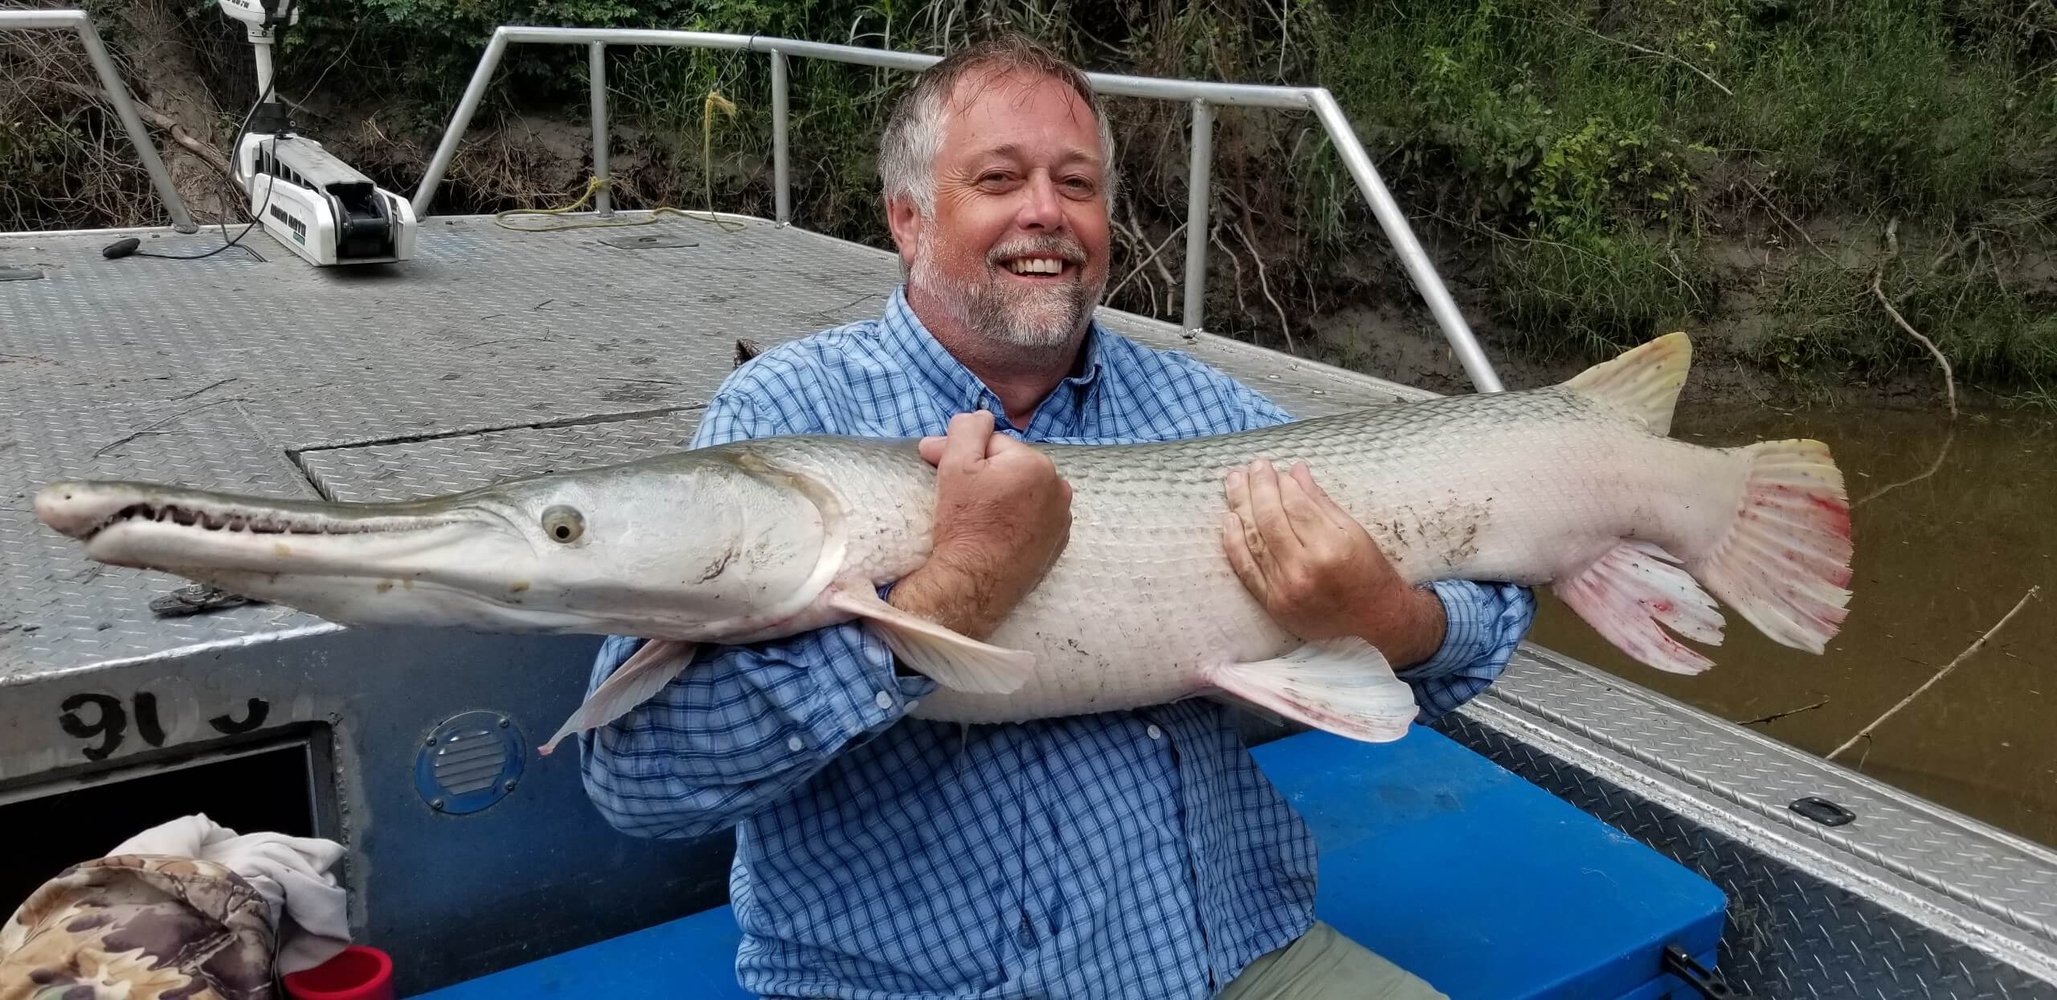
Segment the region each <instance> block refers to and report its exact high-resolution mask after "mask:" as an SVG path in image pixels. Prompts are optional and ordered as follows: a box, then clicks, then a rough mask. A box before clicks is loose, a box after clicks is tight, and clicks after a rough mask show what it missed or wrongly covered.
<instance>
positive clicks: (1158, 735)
mask: <svg viewBox="0 0 2057 1000" xmlns="http://www.w3.org/2000/svg"><path fill="white" fill-rule="evenodd" d="M1143 731H1144V732H1146V733H1149V734H1150V738H1151V739H1153V740H1161V739H1163V738H1164V730H1162V729H1159V728H1157V727H1156V726H1151V727H1150V728H1148V729H1145V730H1143Z"/></svg>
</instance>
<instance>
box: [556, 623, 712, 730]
mask: <svg viewBox="0 0 2057 1000" xmlns="http://www.w3.org/2000/svg"><path fill="white" fill-rule="evenodd" d="M693 649H694V645H693V643H690V642H684V641H681V640H678V639H651V640H649V641H648V642H645V643H643V648H641V649H638V650H636V653H635V655H634V656H631V657H629V658H628V659H627V660H625V661H623V663H622V665H621V666H619V667H616V668H615V669H614V673H612V674H610V675H608V678H607V679H606V680H604V681H602V682H600V686H599V687H598V688H595V689H594V690H593V693H592V694H590V695H587V696H586V700H585V701H584V702H583V703H581V704H580V705H579V707H578V711H575V712H573V713H571V718H569V719H566V720H564V725H562V726H559V727H558V729H557V733H556V735H554V736H551V737H550V741H549V742H548V743H545V744H543V745H542V746H541V747H538V748H537V750H536V753H537V754H539V755H541V756H544V757H548V756H549V755H550V751H552V750H554V749H556V748H557V741H558V740H561V739H563V738H565V737H566V736H570V735H572V734H573V733H581V732H584V731H586V730H588V729H593V728H596V727H599V726H604V725H606V724H608V723H610V722H613V721H614V720H616V719H619V718H621V717H622V716H623V715H624V714H626V713H627V712H628V710H629V709H632V708H634V707H636V706H637V705H640V704H642V703H644V702H646V701H649V700H650V696H651V695H654V694H656V693H657V692H658V691H660V690H662V689H663V688H664V686H665V685H666V684H669V683H671V680H672V678H674V677H677V676H678V675H679V672H680V671H682V670H684V669H686V667H687V666H688V665H689V664H691V663H692V662H693Z"/></svg>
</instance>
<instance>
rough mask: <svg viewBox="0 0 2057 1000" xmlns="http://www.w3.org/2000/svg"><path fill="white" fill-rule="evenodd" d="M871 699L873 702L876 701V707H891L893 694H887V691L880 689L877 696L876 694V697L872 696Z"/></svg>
mask: <svg viewBox="0 0 2057 1000" xmlns="http://www.w3.org/2000/svg"><path fill="white" fill-rule="evenodd" d="M872 701H873V702H875V703H877V705H878V707H880V708H892V707H893V696H892V695H889V694H887V693H885V692H884V691H880V692H879V696H878V697H876V698H873V699H872Z"/></svg>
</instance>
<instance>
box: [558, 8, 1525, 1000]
mask: <svg viewBox="0 0 2057 1000" xmlns="http://www.w3.org/2000/svg"><path fill="white" fill-rule="evenodd" d="M1112 153H1113V142H1112V140H1111V137H1110V128H1109V125H1108V123H1107V121H1106V119H1105V117H1104V116H1103V114H1102V113H1101V108H1100V104H1099V101H1098V99H1097V97H1096V96H1095V94H1094V93H1093V90H1092V88H1091V87H1090V85H1089V84H1088V82H1087V80H1086V78H1085V77H1084V76H1083V75H1082V74H1081V73H1079V71H1078V70H1077V69H1075V68H1074V67H1072V66H1070V65H1069V64H1067V63H1065V62H1063V61H1062V60H1059V59H1057V58H1056V57H1054V56H1052V55H1051V54H1050V53H1048V52H1046V51H1045V50H1043V49H1041V48H1039V47H1038V46H1036V45H1035V44H1033V43H1031V42H1029V41H1027V40H1024V39H1022V38H1019V37H1004V38H1000V39H997V40H994V41H991V42H987V43H984V44H981V45H978V46H976V47H973V48H970V49H967V50H965V51H962V52H959V53H957V54H955V55H953V56H951V57H950V58H948V59H945V60H943V61H942V62H941V63H938V64H937V65H936V66H934V67H931V68H930V69H929V70H927V71H925V72H924V73H923V74H922V75H921V77H920V78H919V80H918V81H917V82H916V84H915V86H914V87H913V88H912V89H911V90H910V91H909V93H908V94H907V95H906V96H905V97H904V98H903V100H902V102H901V104H900V105H899V107H898V108H897V109H896V110H895V112H894V114H893V116H892V119H891V120H890V122H889V123H888V125H887V128H886V132H885V136H884V139H883V142H882V155H881V160H880V172H881V174H882V176H883V181H884V195H885V199H886V205H887V215H888V221H889V223H890V225H891V228H892V232H893V238H894V240H895V242H896V243H897V244H898V246H899V249H900V257H901V261H902V264H903V266H904V269H905V274H906V280H905V282H904V284H903V285H902V286H901V287H899V288H897V289H895V290H894V291H893V293H892V294H891V296H890V297H889V298H888V300H887V303H886V307H885V310H884V313H883V315H881V316H879V317H878V318H876V319H871V320H866V321H864V322H859V323H854V324H851V325H848V326H842V327H837V328H835V329H831V330H825V331H822V332H819V333H816V334H814V335H812V336H809V337H806V338H803V339H801V340H798V341H795V342H792V343H789V344H786V345H783V346H781V347H778V348H775V349H773V350H771V351H768V352H766V353H764V354H762V355H760V356H759V357H757V358H755V359H753V360H752V361H750V362H749V363H748V364H746V365H744V366H742V367H741V368H739V369H737V370H736V371H735V372H734V373H733V374H732V375H731V376H730V378H729V379H728V381H727V382H726V383H725V384H724V385H723V386H722V388H721V390H720V392H719V393H717V394H716V396H715V398H714V399H713V400H712V401H711V402H710V404H709V406H708V410H707V413H706V415H705V416H704V417H703V418H702V421H701V424H700V427H699V431H698V433H697V434H696V435H695V437H694V446H696V447H698V446H706V445H712V444H717V443H722V442H726V441H732V440H737V439H741V438H748V437H762V436H768V435H776V434H795V433H829V434H854V435H864V436H872V437H912V436H923V437H925V438H926V440H924V442H923V447H922V452H923V455H924V456H925V457H927V458H928V460H929V461H930V462H933V463H936V465H937V483H936V505H937V514H936V523H935V528H934V539H933V542H934V544H933V551H932V553H931V555H930V557H929V559H928V561H927V562H926V563H925V564H924V565H923V566H922V567H921V568H920V569H918V570H916V571H915V572H913V573H911V574H909V575H908V576H906V577H904V578H903V579H901V580H899V581H897V582H896V583H895V584H894V585H893V586H891V587H890V588H888V589H887V591H886V593H885V595H884V596H885V597H886V599H887V600H889V601H890V602H892V603H893V604H894V605H896V606H898V607H900V608H902V609H905V610H907V611H910V612H913V613H915V614H918V615H922V616H924V617H927V618H930V619H932V620H934V621H937V622H940V623H942V624H944V625H947V626H948V627H950V628H952V629H955V630H957V631H959V632H962V633H965V634H967V635H971V636H974V637H977V638H985V637H986V636H987V635H989V634H991V632H992V631H993V629H994V627H995V625H996V624H997V623H998V622H1000V621H1001V620H1003V619H1004V618H1005V617H1006V615H1007V613H1008V612H1009V610H1010V609H1012V608H1013V607H1014V605H1015V604H1016V602H1018V601H1019V600H1020V599H1021V597H1022V596H1023V595H1024V594H1026V593H1027V592H1028V591H1030V590H1031V589H1033V588H1034V587H1035V585H1036V583H1037V581H1038V580H1040V579H1041V577H1042V575H1043V573H1044V572H1045V571H1046V570H1047V569H1048V568H1049V566H1050V565H1051V563H1052V562H1053V561H1054V560H1055V559H1056V556H1057V554H1058V553H1059V552H1061V551H1062V549H1063V546H1064V542H1065V539H1066V537H1067V533H1068V531H1069V528H1070V523H1071V521H1070V518H1071V513H1070V500H1071V492H1070V489H1069V487H1068V486H1066V485H1065V483H1064V482H1063V481H1062V480H1061V479H1060V478H1059V477H1058V476H1057V474H1056V471H1055V469H1054V467H1053V466H1052V464H1051V463H1050V462H1049V461H1048V460H1047V459H1045V458H1044V457H1042V455H1041V454H1040V453H1039V452H1037V451H1036V450H1035V449H1033V448H1032V447H1030V445H1029V443H1028V442H1056V441H1073V442H1122V441H1145V440H1168V439H1174V438H1185V437H1193V436H1198V435H1203V434H1213V433H1224V432H1230V431H1237V430H1245V429H1250V428H1254V427H1260V426H1267V425H1271V424H1276V423H1280V422H1283V421H1285V420H1288V419H1290V418H1289V417H1288V415H1287V414H1286V413H1285V412H1283V411H1282V410H1280V409H1279V408H1278V407H1277V406H1275V405H1273V404H1272V403H1271V402H1270V401H1269V400H1266V399H1265V398H1263V397H1262V396H1260V395H1258V394H1257V393H1255V392H1253V391H1251V390H1250V389H1248V388H1246V387H1244V386H1242V385H1241V384H1239V383H1237V382H1235V381H1233V380H1231V379H1229V378H1228V377H1226V376H1225V375H1222V374H1221V373H1219V372H1217V371H1215V370H1213V369H1211V368H1208V367H1207V366H1205V365H1202V364H1200V363H1199V362H1197V361H1195V360H1193V359H1192V358H1191V357H1188V356H1186V355H1184V354H1182V353H1178V352H1168V351H1157V350H1152V349H1149V348H1146V347H1143V346H1142V345H1140V344H1137V343H1135V342H1133V341H1130V340H1127V339H1125V338H1122V337H1120V336H1117V335H1115V334H1114V333H1112V332H1110V331H1108V330H1106V329H1104V328H1103V327H1101V326H1100V325H1099V324H1098V323H1096V322H1094V320H1093V310H1094V308H1095V307H1096V306H1097V304H1098V302H1099V300H1100V296H1101V293H1102V291H1103V289H1104V288H1105V286H1106V281H1107V267H1108V235H1107V234H1108V207H1109V203H1110V200H1111V199H1112V197H1113V194H1114V188H1115V178H1114V170H1113V163H1112ZM1300 490H1304V491H1309V492H1310V493H1318V488H1317V487H1315V486H1314V484H1313V482H1312V480H1311V479H1310V478H1307V477H1305V476H1296V475H1280V474H1278V473H1277V472H1275V471H1274V470H1272V469H1270V468H1269V467H1265V466H1259V467H1255V468H1252V469H1251V470H1248V472H1247V473H1244V474H1234V475H1231V476H1230V477H1229V479H1228V480H1227V481H1226V482H1225V483H1224V491H1225V496H1226V499H1227V502H1228V504H1229V507H1230V509H1231V510H1232V511H1234V512H1235V513H1236V514H1237V515H1238V517H1237V523H1236V526H1235V528H1233V529H1229V530H1225V531H1224V537H1223V550H1224V553H1225V555H1226V556H1227V557H1228V558H1229V560H1230V561H1231V563H1232V564H1233V565H1234V566H1235V567H1236V570H1237V572H1238V574H1239V576H1240V577H1241V578H1242V579H1243V581H1244V583H1245V585H1246V586H1248V587H1249V588H1250V589H1251V592H1252V594H1253V595H1255V596H1256V597H1257V598H1258V600H1260V601H1261V602H1262V603H1263V604H1264V605H1265V607H1266V609H1267V610H1268V611H1269V612H1270V613H1271V614H1272V616H1273V617H1275V618H1276V619H1277V620H1278V621H1279V622H1280V623H1281V624H1282V625H1285V626H1286V627H1288V628H1291V629H1293V630H1294V631H1296V632H1302V633H1303V634H1306V633H1312V632H1317V631H1319V632H1326V633H1329V634H1336V633H1338V632H1347V633H1352V634H1357V635H1361V636H1363V637H1364V638H1366V639H1367V640H1369V641H1371V642H1372V643H1373V644H1374V645H1377V646H1378V647H1379V648H1380V649H1381V650H1383V651H1384V652H1385V653H1386V656H1387V658H1388V659H1389V660H1390V661H1391V662H1392V663H1393V664H1394V666H1395V667H1396V669H1398V671H1399V674H1400V676H1401V677H1402V678H1403V679H1404V680H1406V681H1408V682H1409V684H1410V685H1412V686H1413V688H1414V690H1415V692H1416V697H1417V701H1419V702H1420V704H1421V706H1422V718H1423V719H1424V720H1432V719H1433V718H1435V717H1436V716H1439V715H1441V714H1442V713H1444V712H1447V711H1449V710H1450V709H1451V708H1453V707H1455V706H1456V705H1458V704H1460V703H1462V702H1463V701H1464V700H1466V699H1468V698H1471V697H1473V696H1475V695H1476V694H1477V693H1478V692H1479V691H1481V690H1483V689H1484V688H1485V686H1486V685H1487V684H1489V683H1491V682H1492V680H1493V679H1494V678H1496V677H1497V676H1498V675H1499V673H1500V671H1501V670H1502V669H1503V668H1504V667H1505V666H1506V663H1507V660H1508V658H1509V657H1510V656H1511V655H1512V654H1513V651H1514V649H1515V647H1516V645H1517V644H1518V643H1519V642H1520V640H1521V638H1522V636H1523V635H1524V634H1525V633H1526V632H1527V629H1528V627H1529V623H1530V620H1531V616H1532V615H1533V612H1534V602H1533V599H1532V597H1531V595H1530V594H1529V593H1528V592H1527V591H1526V590H1523V589H1521V588H1517V587H1512V586H1506V585H1499V584H1492V583H1472V582H1462V581H1453V582H1440V583H1437V584H1434V585H1432V586H1430V587H1425V588H1419V589H1416V588H1410V587H1407V586H1406V585H1405V584H1404V583H1402V582H1401V580H1400V579H1399V577H1398V576H1397V575H1396V574H1395V573H1394V572H1393V570H1392V568H1391V566H1390V565H1389V564H1388V563H1387V562H1386V560H1385V557H1384V556H1383V554H1381V553H1380V552H1379V550H1378V548H1377V546H1376V544H1375V543H1373V542H1372V541H1371V539H1370V538H1369V536H1367V535H1365V534H1364V533H1363V532H1362V531H1358V532H1356V533H1354V534H1341V533H1338V535H1337V537H1334V538H1326V539H1321V540H1320V542H1319V544H1315V543H1312V542H1308V541H1305V540H1301V539H1298V538H1296V536H1295V535H1294V532H1293V529H1292V527H1291V526H1290V525H1289V524H1288V523H1287V520H1286V518H1285V515H1284V512H1283V507H1282V501H1281V497H1282V496H1289V495H1291V494H1292V493H1293V492H1294V491H1300ZM637 645H638V642H637V640H633V639H628V638H621V637H617V638H613V639H610V640H608V641H607V642H606V643H605V644H604V645H603V648H602V651H601V653H600V656H599V659H598V662H597V663H596V664H595V665H594V669H593V672H592V677H591V684H593V685H595V686H597V685H598V684H599V683H600V682H601V681H603V680H605V679H606V678H607V677H608V676H609V675H610V674H611V673H612V672H613V671H614V670H615V669H616V668H618V667H619V666H620V665H621V664H622V662H623V661H625V660H626V659H627V658H628V657H629V656H630V655H631V654H632V653H633V652H634V651H635V649H636V647H637ZM934 687H935V686H934V684H933V682H931V681H929V680H928V679H926V678H924V677H921V676H919V675H917V674H914V673H912V672H910V671H906V670H904V669H901V668H899V667H898V665H897V664H896V663H895V661H894V658H893V656H892V654H891V652H890V651H889V650H888V649H887V648H886V646H885V644H884V642H883V641H881V640H880V639H879V638H877V637H876V636H875V635H873V634H870V633H869V632H867V631H866V629H865V628H864V627H863V626H862V625H859V624H855V623H852V624H848V625H840V626H834V627H830V628H824V629H820V630H817V631H814V632H810V633H806V634H804V635H800V636H795V637H792V638H789V639H784V640H779V641H774V642H768V643H760V644H756V645H751V646H745V647H725V648H724V647H702V648H701V649H700V650H699V652H698V653H697V658H696V662H695V663H694V665H693V666H692V667H691V668H690V669H688V670H686V671H685V672H684V673H682V674H681V675H680V676H679V677H678V678H677V679H676V680H674V681H673V682H672V683H671V684H670V685H669V686H668V687H666V688H665V689H663V690H662V691H660V692H659V693H658V694H657V695H656V696H654V697H653V698H651V699H650V700H649V701H648V702H646V703H645V704H643V705H642V706H640V707H638V708H637V709H635V710H634V711H632V712H630V713H629V714H627V715H626V716H624V717H623V718H621V719H620V720H618V721H617V722H615V723H613V724H612V725H609V726H607V727H604V728H601V729H598V730H594V731H591V732H589V733H586V734H585V735H583V736H581V737H580V741H579V742H580V746H581V749H582V758H583V765H582V766H583V768H584V773H585V780H586V785H587V789H588V792H589V794H590V795H591V797H592V799H593V801H594V802H595V804H596V805H597V806H598V807H599V809H600V810H601V812H602V813H603V814H604V815H605V816H606V817H607V819H608V820H609V822H611V823H613V824H614V825H615V826H616V827H617V828H619V829H621V830H624V831H627V832H630V833H633V834H637V835H641V836H652V837H699V836H704V835H707V834H710V833H714V832H717V831H719V830H722V829H725V828H729V827H734V829H735V832H736V857H735V862H734V865H733V868H732V871H731V885H730V896H731V901H732V903H733V905H734V912H735V915H736V919H737V920H738V922H739V923H740V924H741V926H742V930H743V934H744V938H743V945H742V948H741V952H740V954H739V956H738V961H737V972H738V974H739V976H740V978H741V981H742V983H743V985H744V986H746V987H747V988H749V989H752V990H754V991H756V992H758V993H760V994H762V995H765V996H775V997H864V998H887V997H923V998H955V997H965V998H969V997H991V998H998V997H1116V998H1120V997H1148V998H1181V997H1212V996H1230V997H1238V998H1246V1000H1247V998H1258V997H1295V998H1326V997H1344V996H1348V997H1353V998H1361V997H1395V998H1398V997H1410V998H1411V997H1433V996H1439V995H1440V994H1438V993H1436V992H1435V991H1434V990H1433V989H1432V988H1431V987H1430V986H1429V985H1427V984H1424V983H1422V982H1421V981H1420V980H1419V979H1416V978H1414V977H1413V976H1410V975H1408V974H1407V973H1406V972H1404V971H1402V970H1400V969H1398V968H1396V967H1394V966H1393V965H1391V964H1390V963H1388V962H1385V961H1383V960H1382V959H1380V958H1378V957H1377V956H1376V955H1373V954H1371V953H1370V952H1369V951H1367V950H1365V949H1364V948H1362V947H1360V946H1358V945H1356V944H1355V943H1353V942H1350V941H1348V940H1345V939H1343V938H1341V937H1340V936H1339V935H1337V934H1336V933H1335V932H1334V931H1333V930H1332V929H1330V928H1328V927H1327V926H1326V925H1324V924H1321V923H1319V922H1318V921H1316V920H1315V918H1314V914H1313V901H1314V887H1315V849H1314V844H1313V843H1312V841H1311V839H1310V837H1309V836H1308V833H1307V830H1306V828H1305V826H1304V825H1303V824H1302V823H1301V821H1300V819H1299V817H1298V816H1297V815H1295V814H1294V812H1293V811H1292V809H1291V807H1290V806H1288V805H1287V803H1286V802H1285V801H1284V800H1283V798H1282V797H1281V796H1280V795H1279V794H1278V793H1277V792H1276V791H1275V790H1274V789H1273V788H1272V786H1271V784H1270V783H1269V782H1268V781H1267V780H1266V779H1265V777H1264V775H1263V774H1262V772H1260V771H1259V770H1258V768H1257V766H1256V764H1255V762H1254V760H1253V759H1252V758H1251V756H1250V753H1249V750H1248V748H1247V747H1246V746H1245V745H1244V743H1243V741H1242V739H1241V737H1240V735H1239V730H1238V727H1237V725H1236V721H1235V716H1234V714H1233V713H1232V711H1231V710H1230V709H1227V708H1225V707H1223V706H1221V705H1219V704H1216V703H1215V702H1212V701H1207V700H1197V699H1196V700H1188V701H1182V702H1178V703H1175V704H1170V705H1163V706H1157V707H1153V708H1149V709H1143V710H1137V711H1128V712H1114V713H1105V714H1100V715H1091V716H1080V717H1071V718H1058V719H1046V720H1041V721H1037V722H1033V723H1026V724H1008V725H988V726H971V727H959V726H956V725H950V724H944V723H935V722H929V721H926V720H921V719H915V718H908V717H907V713H908V711H909V710H910V708H911V707H912V706H913V705H914V704H915V703H916V702H917V701H918V700H919V699H920V698H922V697H924V696H925V695H927V694H928V693H929V692H930V691H933V690H934ZM1488 919H1489V918H1488Z"/></svg>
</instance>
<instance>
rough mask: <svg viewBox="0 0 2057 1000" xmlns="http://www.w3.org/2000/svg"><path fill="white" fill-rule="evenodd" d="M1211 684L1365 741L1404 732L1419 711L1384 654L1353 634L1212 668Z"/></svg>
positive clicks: (1383, 739)
mask: <svg viewBox="0 0 2057 1000" xmlns="http://www.w3.org/2000/svg"><path fill="white" fill-rule="evenodd" d="M1211 679H1212V680H1213V682H1214V686H1215V687H1218V688H1220V689H1222V690H1223V691H1226V692H1228V693H1230V694H1232V695H1235V696H1236V697H1238V698H1241V699H1243V700H1245V701H1249V702H1252V703H1254V704H1257V705H1260V706H1263V707H1264V708H1267V709H1270V710H1271V711H1274V712H1277V713H1279V714H1280V715H1283V716H1285V717H1286V718H1289V719H1295V720H1298V721H1300V722H1304V723H1306V724H1308V725H1310V726H1313V727H1315V728H1317V729H1323V730H1327V731H1328V732H1331V733H1335V734H1337V735H1339V736H1347V737H1349V738H1351V739H1355V740H1363V741H1365V742H1367V743H1390V742H1392V741H1394V740H1397V739H1399V738H1400V737H1402V736H1405V735H1406V734H1407V727H1408V726H1410V725H1412V724H1413V722H1414V719H1415V717H1416V716H1418V715H1419V714H1420V712H1421V709H1420V706H1419V705H1417V704H1416V703H1415V700H1414V689H1413V688H1412V687H1410V686H1409V685H1408V684H1407V682H1406V681H1403V680H1401V679H1400V678H1399V677H1398V676H1397V675H1395V674H1394V673H1393V667H1392V665H1391V664H1390V663H1387V662H1386V658H1385V655H1384V654H1382V653H1380V652H1379V651H1378V649H1377V648H1376V647H1374V646H1372V644H1371V643H1368V642H1365V641H1364V640H1363V639H1359V638H1356V637H1354V636H1351V637H1345V638H1341V639H1330V640H1327V641H1324V642H1316V643H1309V644H1307V645H1305V646H1302V647H1300V648H1299V649H1296V650H1294V651H1292V652H1290V653H1287V654H1286V655H1284V656H1281V657H1278V658H1276V659H1270V660H1258V661H1256V662H1252V663H1230V664H1226V665H1224V666H1220V667H1216V668H1215V669H1214V671H1213V673H1212V675H1211Z"/></svg>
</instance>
